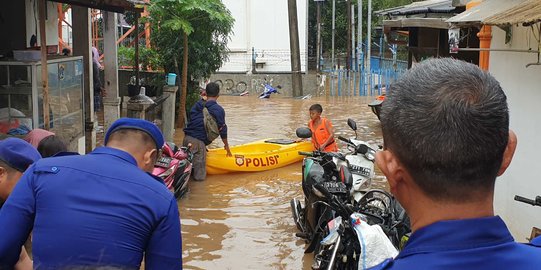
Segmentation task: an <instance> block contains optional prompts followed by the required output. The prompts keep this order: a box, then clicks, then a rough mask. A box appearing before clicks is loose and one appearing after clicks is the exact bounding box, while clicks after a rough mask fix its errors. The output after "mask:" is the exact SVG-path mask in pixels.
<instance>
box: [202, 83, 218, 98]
mask: <svg viewBox="0 0 541 270" xmlns="http://www.w3.org/2000/svg"><path fill="white" fill-rule="evenodd" d="M205 91H206V93H207V97H217V96H218V95H219V94H220V86H219V85H218V84H217V83H215V82H210V83H208V84H207V87H206V88H205Z"/></svg>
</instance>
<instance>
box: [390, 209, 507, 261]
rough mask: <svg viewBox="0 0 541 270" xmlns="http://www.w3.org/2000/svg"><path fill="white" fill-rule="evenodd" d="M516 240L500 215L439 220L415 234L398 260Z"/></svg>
mask: <svg viewBox="0 0 541 270" xmlns="http://www.w3.org/2000/svg"><path fill="white" fill-rule="evenodd" d="M513 241H514V239H513V237H512V236H511V234H510V233H509V230H508V229H507V226H506V225H505V223H504V222H503V220H502V219H501V218H500V217H499V216H493V217H484V218H474V219H462V220H446V221H439V222H436V223H433V224H431V225H428V226H426V227H423V228H421V229H419V230H417V231H416V232H414V233H413V234H412V235H411V237H410V239H409V240H408V242H407V244H406V246H405V247H404V249H403V250H402V251H401V252H400V253H399V254H398V256H397V259H398V258H403V257H406V256H409V255H412V254H416V253H431V252H438V251H450V250H460V249H466V248H482V247H486V246H494V245H498V244H503V243H507V242H513Z"/></svg>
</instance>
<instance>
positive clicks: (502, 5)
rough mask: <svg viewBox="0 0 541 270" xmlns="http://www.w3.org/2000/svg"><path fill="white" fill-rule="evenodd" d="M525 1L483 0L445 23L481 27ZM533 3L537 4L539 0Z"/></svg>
mask: <svg viewBox="0 0 541 270" xmlns="http://www.w3.org/2000/svg"><path fill="white" fill-rule="evenodd" d="M526 1H529V0H485V1H483V2H481V3H480V4H479V5H477V6H475V7H473V8H471V9H468V10H466V11H464V12H462V13H460V14H458V15H456V16H454V17H452V18H450V19H448V20H447V22H448V23H451V24H453V25H456V26H461V25H472V24H477V25H481V24H484V22H485V20H486V19H487V18H489V17H492V16H495V15H497V14H500V13H502V12H505V11H507V10H509V9H511V8H513V7H516V6H519V5H521V4H523V3H524V2H526ZM535 2H537V3H538V4H539V0H536V1H535Z"/></svg>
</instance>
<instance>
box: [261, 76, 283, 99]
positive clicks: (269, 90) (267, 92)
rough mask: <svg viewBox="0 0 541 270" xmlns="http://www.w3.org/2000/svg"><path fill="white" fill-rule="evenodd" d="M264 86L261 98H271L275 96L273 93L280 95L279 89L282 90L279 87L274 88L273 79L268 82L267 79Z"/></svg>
mask: <svg viewBox="0 0 541 270" xmlns="http://www.w3.org/2000/svg"><path fill="white" fill-rule="evenodd" d="M262 85H263V92H262V93H261V94H259V98H262V99H263V98H270V96H271V95H272V94H273V93H276V94H280V92H278V89H282V86H280V85H278V86H276V88H275V87H273V86H272V79H270V80H269V81H267V78H265V83H263V84H262Z"/></svg>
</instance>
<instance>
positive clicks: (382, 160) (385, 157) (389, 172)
mask: <svg viewBox="0 0 541 270" xmlns="http://www.w3.org/2000/svg"><path fill="white" fill-rule="evenodd" d="M376 165H377V166H378V167H379V169H380V170H381V172H382V173H383V174H384V175H385V177H386V178H387V182H388V183H389V189H390V191H391V193H393V194H395V195H396V192H397V187H398V186H399V185H400V184H401V182H402V181H404V178H405V173H406V172H405V171H404V167H403V166H402V164H401V163H400V162H399V160H398V158H397V156H396V155H395V154H394V153H393V152H391V151H389V150H382V151H378V152H377V153H376Z"/></svg>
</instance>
